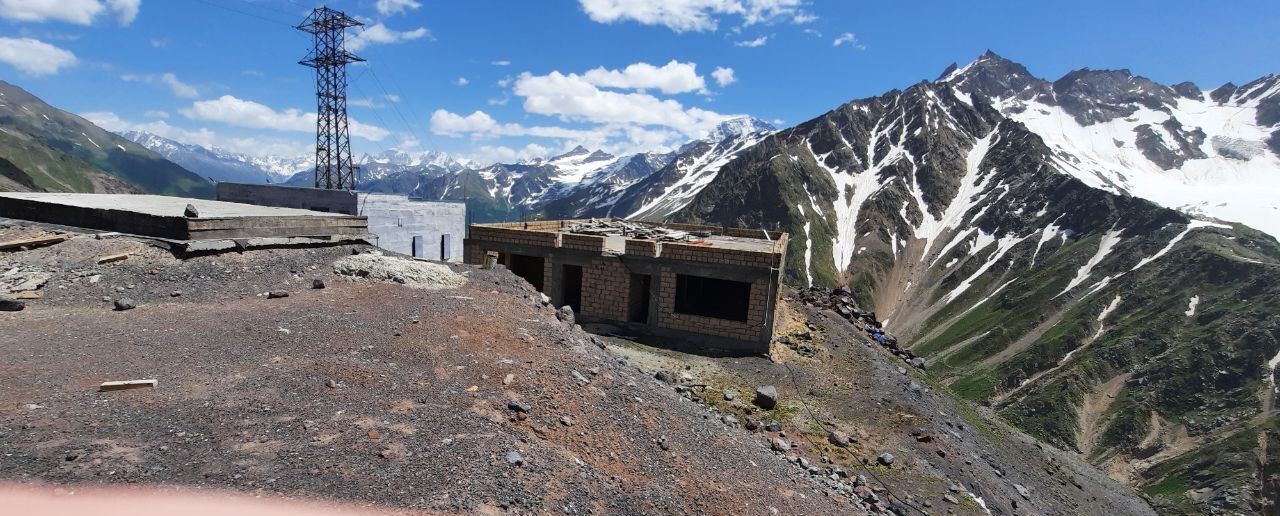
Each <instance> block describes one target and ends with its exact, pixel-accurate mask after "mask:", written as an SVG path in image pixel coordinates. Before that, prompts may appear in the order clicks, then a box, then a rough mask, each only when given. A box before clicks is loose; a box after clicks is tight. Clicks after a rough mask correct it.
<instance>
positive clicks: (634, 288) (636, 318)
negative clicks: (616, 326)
mask: <svg viewBox="0 0 1280 516" xmlns="http://www.w3.org/2000/svg"><path fill="white" fill-rule="evenodd" d="M650 278H651V276H649V275H648V274H632V275H631V289H630V290H629V297H630V298H631V299H630V300H629V301H628V303H627V320H628V321H630V322H634V323H644V324H649V296H650V291H649V282H650Z"/></svg>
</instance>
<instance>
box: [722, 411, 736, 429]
mask: <svg viewBox="0 0 1280 516" xmlns="http://www.w3.org/2000/svg"><path fill="white" fill-rule="evenodd" d="M720 421H721V422H722V423H724V424H726V425H729V426H733V425H736V424H738V418H736V417H734V416H732V415H729V414H725V415H724V416H722V417H720Z"/></svg>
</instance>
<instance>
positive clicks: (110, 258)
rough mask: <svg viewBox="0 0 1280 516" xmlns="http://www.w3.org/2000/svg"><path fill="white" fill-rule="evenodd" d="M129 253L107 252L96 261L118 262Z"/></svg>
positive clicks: (100, 262) (101, 262)
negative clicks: (107, 253)
mask: <svg viewBox="0 0 1280 516" xmlns="http://www.w3.org/2000/svg"><path fill="white" fill-rule="evenodd" d="M129 254H130V253H120V254H109V255H106V256H103V257H100V258H98V263H99V264H103V263H111V262H118V261H120V260H124V259H126V258H128V257H129Z"/></svg>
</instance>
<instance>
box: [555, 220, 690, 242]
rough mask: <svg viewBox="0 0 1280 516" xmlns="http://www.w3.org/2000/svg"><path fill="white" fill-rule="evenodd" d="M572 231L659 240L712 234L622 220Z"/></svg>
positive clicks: (578, 226) (592, 222)
mask: <svg viewBox="0 0 1280 516" xmlns="http://www.w3.org/2000/svg"><path fill="white" fill-rule="evenodd" d="M569 232H570V233H577V234H580V235H593V236H604V237H610V236H620V237H626V238H636V239H641V240H657V241H659V242H693V241H699V240H701V239H703V238H707V237H709V236H711V232H710V231H680V230H678V229H669V228H664V227H662V226H652V225H649V224H641V223H636V222H626V221H621V220H596V219H591V220H590V221H589V222H583V223H578V224H574V225H572V226H569Z"/></svg>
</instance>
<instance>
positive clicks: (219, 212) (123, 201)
mask: <svg viewBox="0 0 1280 516" xmlns="http://www.w3.org/2000/svg"><path fill="white" fill-rule="evenodd" d="M188 204H190V205H192V206H195V208H196V210H197V211H199V213H200V216H199V217H186V216H184V211H185V209H186V206H187V205H188ZM0 217H9V218H14V219H23V220H30V221H35V222H46V223H51V224H61V225H65V226H75V227H81V228H89V229H101V230H105V231H118V232H120V233H130V234H135V235H144V236H152V237H158V238H167V239H174V240H209V239H235V238H262V237H274V238H286V237H332V236H335V235H364V234H367V233H368V221H367V220H366V218H365V217H358V216H351V215H341V214H333V213H323V212H317V211H310V210H300V209H294V208H274V207H268V206H255V205H252V204H240V203H234V202H222V201H210V200H204V199H190V198H185V197H168V196H163V195H127V194H72V193H0Z"/></svg>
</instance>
